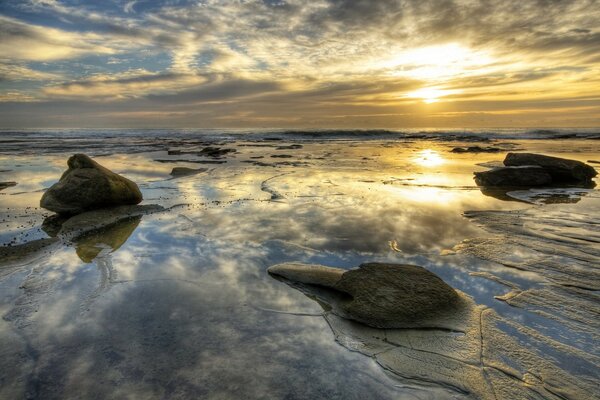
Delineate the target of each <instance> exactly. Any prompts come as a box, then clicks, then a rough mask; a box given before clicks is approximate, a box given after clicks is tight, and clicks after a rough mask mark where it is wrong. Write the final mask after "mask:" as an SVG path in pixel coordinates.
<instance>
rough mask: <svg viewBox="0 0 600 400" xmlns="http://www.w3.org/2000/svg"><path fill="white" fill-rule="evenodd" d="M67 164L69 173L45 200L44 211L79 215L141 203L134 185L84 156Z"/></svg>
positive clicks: (42, 201) (41, 202)
mask: <svg viewBox="0 0 600 400" xmlns="http://www.w3.org/2000/svg"><path fill="white" fill-rule="evenodd" d="M67 164H68V166H69V169H68V170H67V171H65V173H64V174H63V175H62V176H61V178H60V180H59V181H58V182H57V183H55V184H54V185H52V186H51V187H50V189H48V190H47V191H46V193H44V195H43V196H42V199H41V201H40V206H41V207H43V208H45V209H47V210H50V211H54V212H56V213H59V214H79V213H82V212H84V211H88V210H95V209H100V208H107V207H114V206H120V205H133V204H138V203H140V202H141V201H142V193H141V192H140V189H139V188H138V186H137V185H136V184H135V183H134V182H132V181H130V180H129V179H127V178H124V177H122V176H121V175H118V174H116V173H114V172H112V171H110V170H108V169H107V168H105V167H103V166H101V165H100V164H98V163H97V162H96V161H94V160H92V159H91V158H90V157H88V156H86V155H85V154H75V155H74V156H72V157H71V158H69V161H68V162H67Z"/></svg>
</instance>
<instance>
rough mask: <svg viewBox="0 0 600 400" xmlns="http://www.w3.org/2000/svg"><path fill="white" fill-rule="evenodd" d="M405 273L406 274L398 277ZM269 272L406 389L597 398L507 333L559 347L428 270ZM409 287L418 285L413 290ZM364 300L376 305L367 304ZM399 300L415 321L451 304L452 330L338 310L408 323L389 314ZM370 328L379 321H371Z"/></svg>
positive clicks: (381, 267)
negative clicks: (382, 325) (343, 307)
mask: <svg viewBox="0 0 600 400" xmlns="http://www.w3.org/2000/svg"><path fill="white" fill-rule="evenodd" d="M403 269H404V271H403V273H400V274H398V273H397V272H396V271H402V270H403ZM268 271H269V273H271V274H273V275H276V276H280V277H284V278H285V279H287V280H288V281H289V283H290V284H291V285H292V286H293V287H296V288H297V289H299V290H300V291H302V292H303V293H304V294H306V295H307V296H308V297H310V298H312V299H314V300H316V301H317V302H318V303H319V304H320V305H321V307H323V310H324V314H323V317H324V318H325V319H326V320H327V323H328V325H329V327H330V328H331V330H332V332H333V334H334V337H335V340H336V341H337V342H338V343H340V344H341V345H342V346H344V347H346V348H348V349H350V350H352V351H358V352H360V353H363V354H365V355H368V356H370V357H373V358H374V359H375V360H376V362H377V363H378V364H380V365H381V366H382V367H383V368H385V370H386V371H388V372H389V373H391V374H393V375H394V376H395V377H396V378H397V379H398V380H399V381H400V382H401V383H402V384H407V385H411V384H414V383H415V382H419V383H420V384H421V385H425V386H428V387H429V388H430V390H431V391H432V393H436V395H435V397H436V398H454V396H457V395H460V396H463V397H468V398H477V399H494V400H500V399H506V400H512V399H515V398H537V397H540V398H544V399H562V398H586V397H587V396H594V394H593V393H594V386H593V384H591V383H590V382H588V381H586V380H582V379H577V378H575V377H574V376H572V375H570V374H569V373H567V372H565V371H563V370H561V369H560V368H557V367H556V366H555V365H553V364H552V363H550V362H548V361H546V360H545V359H543V358H542V357H540V356H539V355H538V354H536V353H535V352H532V351H530V350H528V349H527V347H526V346H523V345H522V344H521V343H519V342H518V341H517V340H515V339H514V338H512V337H511V336H510V335H508V334H506V333H505V331H504V330H503V329H500V327H501V326H504V325H509V326H511V328H512V329H518V330H524V331H527V334H529V335H531V337H532V338H534V340H538V341H541V342H544V343H545V345H547V346H550V347H551V346H553V343H552V341H548V340H547V339H545V338H544V337H542V336H540V335H539V334H537V333H535V332H532V331H530V330H527V329H526V328H524V327H522V326H519V325H518V324H516V323H514V322H511V321H507V320H504V319H503V318H502V317H500V316H499V315H498V314H496V313H495V312H494V311H493V310H491V309H489V308H487V307H484V306H480V305H477V304H475V303H474V302H473V300H472V299H471V298H469V297H467V296H464V295H463V294H460V293H458V292H456V291H455V290H454V289H452V288H451V287H449V286H448V285H446V284H445V283H443V281H441V279H440V278H438V277H437V276H435V275H434V274H432V273H431V272H429V271H427V270H425V269H423V268H421V267H416V266H407V265H389V264H377V263H368V264H363V265H361V266H360V267H359V269H357V270H350V271H345V272H344V270H340V269H338V268H330V267H324V266H320V265H306V264H281V265H275V266H273V267H270V268H269V270H268ZM403 282H406V283H403ZM408 282H413V283H414V284H415V285H414V286H412V287H411V286H410V284H409V283H408ZM440 282H441V283H440ZM419 283H423V284H424V285H420V284H419ZM373 284H375V286H372V285H373ZM396 284H400V286H396ZM390 288H392V289H391V291H390ZM324 289H325V291H324ZM327 289H331V290H334V291H338V290H340V289H342V290H349V291H352V292H353V293H354V296H355V297H354V298H349V297H344V296H343V295H336V294H335V293H334V294H332V293H328V292H327V291H326V290H327ZM378 290H379V291H380V292H379V295H380V296H378V295H377V294H375V295H374V294H373V292H377V291H378ZM340 291H341V290H340ZM396 291H397V292H396ZM394 292H395V293H394ZM342 293H346V294H348V293H347V292H343V291H342ZM361 296H368V297H371V299H369V300H367V301H364V300H363V299H360V297H361ZM373 296H375V297H373ZM357 297H358V298H357ZM398 297H400V298H401V299H402V300H401V301H400V302H399V303H400V304H397V305H398V306H399V307H400V308H406V307H408V308H410V309H411V310H412V311H411V313H412V315H411V317H410V318H411V319H412V318H414V316H415V314H417V313H420V312H425V313H428V312H429V311H428V310H429V306H428V303H429V305H431V303H430V302H431V301H432V300H434V301H435V302H438V301H439V302H444V301H445V302H446V304H445V305H441V304H436V305H435V307H434V308H435V309H436V310H437V311H436V312H435V313H436V314H438V313H439V312H440V311H441V310H444V311H443V312H444V314H445V315H444V317H443V319H445V320H446V321H445V325H446V326H451V327H452V328H448V327H444V326H437V327H433V326H429V327H428V326H422V327H413V329H406V326H404V324H399V325H398V326H397V327H402V328H403V329H390V328H389V327H388V328H387V329H378V328H375V327H372V326H367V325H372V324H370V323H367V324H366V325H364V324H362V323H357V322H354V321H351V320H349V319H356V318H353V315H352V314H347V315H346V316H345V317H344V315H341V314H340V312H339V311H338V309H337V307H339V303H340V302H342V303H343V302H356V303H361V308H362V309H363V311H364V312H365V313H366V312H370V313H372V314H375V315H381V312H382V311H383V310H385V311H384V313H385V314H386V315H387V317H386V324H388V325H394V324H393V323H390V321H391V320H390V319H388V318H394V317H395V318H398V320H397V321H400V320H404V321H405V320H406V317H407V316H406V314H404V313H402V315H399V314H397V312H396V311H395V310H394V309H393V308H388V307H387V306H388V305H392V304H393V303H396V302H395V301H394V299H398ZM424 302H425V304H424ZM363 322H364V321H363ZM369 322H372V319H370V318H369ZM457 327H460V328H457ZM558 351H565V349H562V348H561V349H558Z"/></svg>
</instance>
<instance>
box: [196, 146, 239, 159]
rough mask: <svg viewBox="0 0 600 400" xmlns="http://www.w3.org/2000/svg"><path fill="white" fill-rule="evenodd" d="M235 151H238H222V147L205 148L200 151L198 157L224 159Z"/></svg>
mask: <svg viewBox="0 0 600 400" xmlns="http://www.w3.org/2000/svg"><path fill="white" fill-rule="evenodd" d="M235 151H236V150H235V149H221V148H220V147H205V148H203V149H202V150H200V152H199V153H198V155H201V156H207V157H213V158H219V157H223V156H224V155H227V154H229V153H234V152H235Z"/></svg>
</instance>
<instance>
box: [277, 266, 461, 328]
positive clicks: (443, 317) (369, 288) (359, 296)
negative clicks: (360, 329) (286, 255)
mask: <svg viewBox="0 0 600 400" xmlns="http://www.w3.org/2000/svg"><path fill="white" fill-rule="evenodd" d="M268 272H269V273H270V274H272V275H276V276H280V277H283V278H285V279H287V280H290V281H292V282H296V283H300V284H309V285H317V286H321V287H323V288H327V289H331V290H333V293H329V294H328V295H326V297H327V300H328V302H329V303H330V304H331V306H332V307H333V311H334V313H336V314H338V315H340V316H342V317H344V318H348V319H353V320H355V321H359V322H362V323H364V324H366V325H369V326H373V327H377V328H416V327H429V328H433V327H438V328H446V329H454V328H455V327H454V326H453V324H452V323H450V321H449V319H448V318H447V316H448V315H449V314H451V313H452V310H455V309H456V308H460V307H461V305H462V302H461V298H460V296H459V295H458V293H457V292H456V291H455V290H454V289H453V288H452V287H450V286H449V285H447V284H446V283H445V282H444V281H443V280H441V279H440V278H439V277H438V276H437V275H435V274H433V273H431V272H429V271H427V270H426V269H425V268H422V267H419V266H415V265H400V264H381V263H367V264H361V265H360V266H359V267H358V268H357V269H352V270H349V271H346V270H343V269H339V268H329V267H324V266H320V265H317V266H315V265H306V264H293V263H292V264H279V265H275V266H272V267H270V268H269V269H268ZM324 295H325V294H324Z"/></svg>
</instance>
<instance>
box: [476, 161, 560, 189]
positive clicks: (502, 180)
mask: <svg viewBox="0 0 600 400" xmlns="http://www.w3.org/2000/svg"><path fill="white" fill-rule="evenodd" d="M551 182H552V176H551V175H550V174H549V173H548V172H547V171H546V170H545V169H544V168H541V167H532V166H524V167H500V168H494V169H491V170H489V171H482V172H475V183H477V184H478V185H479V186H505V187H511V186H542V185H548V184H550V183H551Z"/></svg>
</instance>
